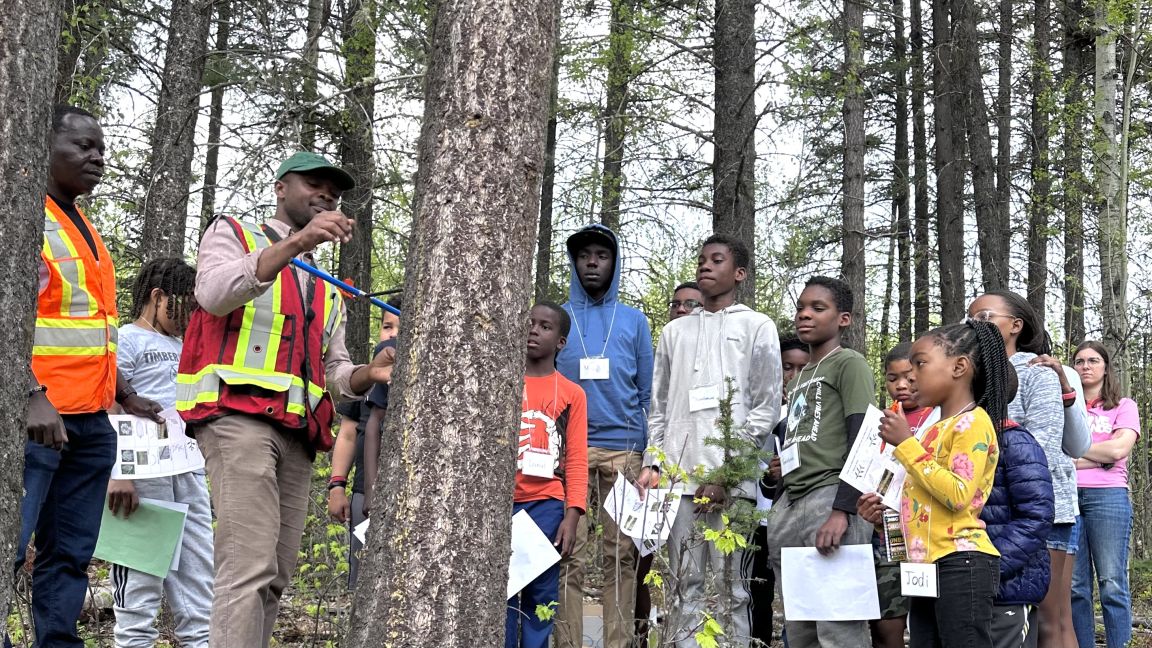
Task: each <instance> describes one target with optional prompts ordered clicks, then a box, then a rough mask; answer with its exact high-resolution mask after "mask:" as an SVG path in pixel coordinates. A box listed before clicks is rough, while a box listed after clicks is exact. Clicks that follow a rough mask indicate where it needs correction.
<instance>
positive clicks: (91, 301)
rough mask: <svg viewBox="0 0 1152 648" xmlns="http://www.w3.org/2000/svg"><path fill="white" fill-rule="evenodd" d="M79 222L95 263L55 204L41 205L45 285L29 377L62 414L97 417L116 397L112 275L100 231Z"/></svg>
mask: <svg viewBox="0 0 1152 648" xmlns="http://www.w3.org/2000/svg"><path fill="white" fill-rule="evenodd" d="M77 209H79V208H77ZM80 218H81V220H82V221H83V225H84V226H85V227H87V228H88V231H89V233H90V234H91V235H92V241H93V242H94V243H95V244H96V250H97V251H98V253H99V255H100V258H99V260H97V258H96V255H95V254H93V253H92V249H91V248H90V247H89V246H88V243H87V241H85V240H84V235H83V234H81V233H80V229H79V228H78V227H77V226H76V225H75V224H74V223H73V222H72V219H71V218H69V217H68V215H67V214H65V213H64V211H63V210H62V209H60V206H59V205H57V204H56V201H54V200H52V197H51V196H49V197H48V199H47V200H46V201H45V205H44V245H43V247H42V248H41V250H40V259H41V262H42V263H43V264H44V267H45V268H46V269H47V285H46V286H45V287H44V290H43V291H41V292H40V298H39V299H38V300H37V303H36V329H35V334H34V336H33V338H34V342H33V346H32V373H33V374H34V375H35V376H36V380H37V381H39V382H40V383H41V384H43V385H45V386H47V387H48V400H49V401H51V402H52V404H53V405H54V406H56V409H57V410H58V411H59V412H60V413H61V414H85V413H91V412H100V411H103V410H106V409H108V407H110V406H111V405H112V403H113V401H114V400H115V398H116V325H117V323H118V316H117V314H116V270H115V268H114V267H113V263H112V255H110V254H108V248H106V247H104V241H103V240H101V238H100V234H99V233H97V232H96V229H95V228H94V227H92V224H91V223H90V222H88V219H87V217H85V216H84V214H83V212H81V214H80ZM42 276H43V275H42Z"/></svg>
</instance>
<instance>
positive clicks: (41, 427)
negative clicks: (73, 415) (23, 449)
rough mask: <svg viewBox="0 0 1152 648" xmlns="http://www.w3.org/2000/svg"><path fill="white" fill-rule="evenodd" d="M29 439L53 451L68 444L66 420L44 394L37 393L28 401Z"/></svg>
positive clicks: (27, 425)
mask: <svg viewBox="0 0 1152 648" xmlns="http://www.w3.org/2000/svg"><path fill="white" fill-rule="evenodd" d="M26 427H27V431H28V439H29V440H31V441H32V442H34V443H39V444H40V445H42V446H47V447H49V448H52V449H53V450H59V449H60V448H63V447H64V444H65V443H68V432H67V430H65V429H64V419H62V418H60V412H57V411H56V407H55V406H53V405H52V401H50V400H48V397H47V396H45V395H44V392H35V393H33V394H32V396H31V397H30V398H29V399H28V422H27V424H26Z"/></svg>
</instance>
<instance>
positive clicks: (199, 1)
mask: <svg viewBox="0 0 1152 648" xmlns="http://www.w3.org/2000/svg"><path fill="white" fill-rule="evenodd" d="M211 25H212V0H173V2H172V13H171V16H170V17H169V23H168V43H167V48H166V52H165V54H164V80H163V83H162V84H161V86H160V99H159V101H158V102H157V103H156V124H155V125H154V126H153V127H152V137H151V149H150V150H151V153H150V155H149V164H148V168H149V172H148V176H147V178H148V184H147V187H146V190H147V193H146V194H145V196H144V228H143V231H142V233H141V237H140V256H141V257H142V259H143V260H144V261H148V260H150V259H155V258H158V257H183V256H184V239H185V238H186V236H185V229H187V227H188V192H189V187H190V186H191V184H192V158H193V156H194V155H195V154H196V139H195V137H196V117H197V115H198V114H199V112H200V88H201V83H202V81H203V78H204V58H205V54H207V51H208V32H209V29H210V27H211Z"/></svg>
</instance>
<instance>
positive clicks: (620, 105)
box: [600, 0, 638, 231]
mask: <svg viewBox="0 0 1152 648" xmlns="http://www.w3.org/2000/svg"><path fill="white" fill-rule="evenodd" d="M610 4H611V12H610V17H609V25H608V83H607V87H606V88H605V105H604V117H603V119H604V173H603V174H602V175H601V176H600V188H601V197H600V222H601V223H602V224H603V225H605V226H607V227H609V228H611V229H612V230H613V231H616V230H619V229H620V199H621V197H622V196H621V194H622V192H623V188H624V151H625V138H626V137H627V135H628V84H629V82H631V80H632V74H633V71H632V51H633V49H634V35H633V20H634V15H635V13H636V11H637V10H638V8H637V6H636V0H610Z"/></svg>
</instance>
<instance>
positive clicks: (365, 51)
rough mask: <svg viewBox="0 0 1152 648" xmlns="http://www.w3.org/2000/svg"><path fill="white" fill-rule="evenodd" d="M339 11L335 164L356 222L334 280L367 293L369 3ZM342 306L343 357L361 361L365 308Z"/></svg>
mask: <svg viewBox="0 0 1152 648" xmlns="http://www.w3.org/2000/svg"><path fill="white" fill-rule="evenodd" d="M343 9H344V10H343V12H342V13H343V16H344V20H343V24H342V25H341V35H342V37H343V39H344V48H343V49H344V84H345V85H346V86H348V87H351V88H353V89H352V91H351V92H348V93H346V94H345V95H344V115H343V118H342V120H341V128H340V160H341V161H342V163H343V165H344V170H346V171H347V172H348V173H349V174H351V175H352V178H353V179H354V180H356V187H355V188H353V189H351V190H350V191H347V192H345V193H344V195H343V196H342V198H341V200H340V208H341V210H342V211H343V212H344V213H345V214H346V215H347V216H348V217H349V218H351V219H354V220H355V221H356V232H355V234H354V235H353V237H352V240H351V241H349V242H348V243H345V244H344V245H342V246H340V276H341V277H343V278H350V279H352V281H353V283H355V284H356V285H357V286H360V287H362V288H364V289H365V290H371V289H372V199H373V189H374V188H375V186H376V161H375V158H374V157H373V154H372V153H373V148H374V147H373V141H372V121H373V118H374V117H375V114H376V111H375V104H376V86H375V85H374V84H372V83H367V82H366V81H367V80H369V79H371V78H373V77H374V76H375V74H376V17H375V1H374V0H346V1H345V3H344V8H343ZM347 303H348V319H347V320H346V321H347V327H346V329H345V331H346V333H345V339H346V340H347V344H348V353H349V355H350V356H351V357H352V360H353V361H355V362H367V361H368V356H369V355H370V351H371V350H372V340H373V336H372V334H371V332H370V330H369V329H370V327H371V319H372V317H371V313H370V312H369V310H368V309H369V308H370V304H369V303H368V302H367V301H366V300H363V299H357V300H353V301H349V302H347Z"/></svg>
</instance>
